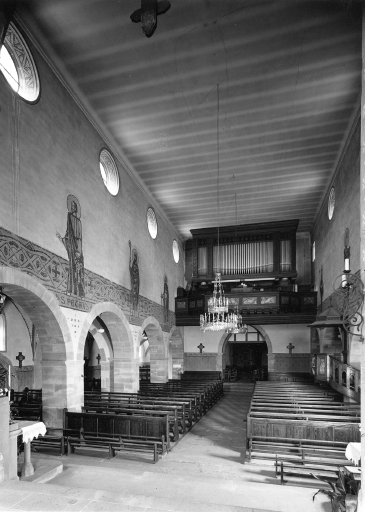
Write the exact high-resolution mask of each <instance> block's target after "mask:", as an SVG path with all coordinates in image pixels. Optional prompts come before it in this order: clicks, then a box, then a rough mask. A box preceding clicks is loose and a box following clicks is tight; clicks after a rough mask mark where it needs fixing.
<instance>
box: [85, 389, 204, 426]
mask: <svg viewBox="0 0 365 512" xmlns="http://www.w3.org/2000/svg"><path fill="white" fill-rule="evenodd" d="M96 400H102V401H110V402H116V401H117V402H120V403H121V405H122V403H130V404H132V403H140V402H142V403H144V402H145V403H151V404H156V405H159V404H164V403H165V404H166V405H175V404H176V405H179V404H182V403H183V404H185V413H186V415H187V417H188V419H189V424H190V425H192V423H193V422H195V421H197V419H198V418H199V408H198V403H197V400H196V397H195V396H193V397H186V396H183V397H174V396H167V397H166V396H153V395H150V394H146V395H143V394H141V393H118V392H108V391H102V392H99V393H95V392H92V393H91V392H85V404H86V405H87V404H88V403H89V402H94V401H96Z"/></svg>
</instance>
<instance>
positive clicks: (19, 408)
mask: <svg viewBox="0 0 365 512" xmlns="http://www.w3.org/2000/svg"><path fill="white" fill-rule="evenodd" d="M10 411H11V413H12V414H13V417H14V419H16V420H28V421H42V404H23V405H16V404H11V405H10Z"/></svg>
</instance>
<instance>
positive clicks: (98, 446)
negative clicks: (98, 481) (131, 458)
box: [67, 431, 158, 463]
mask: <svg viewBox="0 0 365 512" xmlns="http://www.w3.org/2000/svg"><path fill="white" fill-rule="evenodd" d="M75 448H82V449H87V450H90V449H91V450H103V451H105V450H108V458H109V459H110V458H112V457H115V455H116V452H132V453H149V454H151V453H152V458H153V462H154V463H156V462H158V443H157V442H148V441H142V440H131V439H125V438H122V437H121V436H119V437H117V436H114V437H113V436H112V437H110V436H102V437H101V436H92V435H90V434H85V433H84V432H82V431H81V432H80V436H79V437H72V436H68V437H67V453H68V454H71V453H74V452H75Z"/></svg>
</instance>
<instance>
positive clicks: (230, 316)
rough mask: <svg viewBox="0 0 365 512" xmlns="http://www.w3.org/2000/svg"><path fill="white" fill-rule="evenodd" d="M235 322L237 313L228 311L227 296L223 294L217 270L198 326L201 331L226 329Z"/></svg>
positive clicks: (231, 327)
mask: <svg viewBox="0 0 365 512" xmlns="http://www.w3.org/2000/svg"><path fill="white" fill-rule="evenodd" d="M236 324H237V315H236V314H235V313H228V298H226V297H225V296H224V291H223V285H222V281H221V274H220V272H217V273H216V275H215V281H214V290H213V297H210V298H209V299H208V311H207V313H205V314H204V315H200V328H201V329H202V330H203V331H223V330H225V331H227V329H233V328H234V327H235V325H236Z"/></svg>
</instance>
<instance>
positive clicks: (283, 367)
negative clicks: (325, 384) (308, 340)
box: [269, 354, 311, 373]
mask: <svg viewBox="0 0 365 512" xmlns="http://www.w3.org/2000/svg"><path fill="white" fill-rule="evenodd" d="M271 372H288V373H291V372H299V373H310V372H311V355H310V354H270V355H269V373H271Z"/></svg>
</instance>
